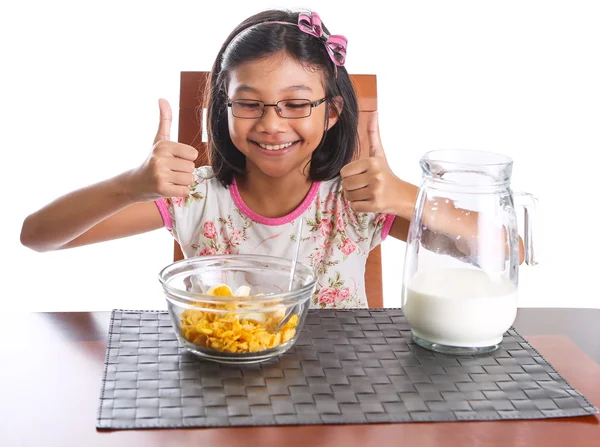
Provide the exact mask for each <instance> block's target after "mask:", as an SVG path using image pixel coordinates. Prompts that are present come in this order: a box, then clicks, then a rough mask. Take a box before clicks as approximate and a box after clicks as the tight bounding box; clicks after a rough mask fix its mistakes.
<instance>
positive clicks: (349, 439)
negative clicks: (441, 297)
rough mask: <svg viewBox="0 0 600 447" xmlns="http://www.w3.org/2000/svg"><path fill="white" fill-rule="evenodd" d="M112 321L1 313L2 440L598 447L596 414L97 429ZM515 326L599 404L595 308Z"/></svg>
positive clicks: (547, 313) (599, 329) (555, 312)
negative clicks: (560, 417) (442, 420)
mask: <svg viewBox="0 0 600 447" xmlns="http://www.w3.org/2000/svg"><path fill="white" fill-rule="evenodd" d="M109 318H110V313H109V312H91V313H33V314H21V315H15V314H10V315H9V314H4V315H3V318H2V320H3V321H2V324H1V325H0V334H1V336H2V337H1V340H2V341H0V347H1V352H2V368H0V378H1V383H2V393H1V394H0V445H1V446H6V447H17V446H19V447H21V446H36V447H38V446H44V447H51V446H60V447H68V446H86V447H92V446H111V447H118V446H127V447H131V446H138V445H139V446H144V447H151V446H171V445H173V446H175V445H177V446H186V445H194V446H201V445H202V446H204V445H206V446H215V447H216V446H222V447H233V446H246V447H247V446H260V447H263V446H268V445H274V446H283V447H294V446H301V445H302V446H305V445H306V446H320V445H323V446H344V447H350V446H361V447H366V446H377V447H381V446H386V445H409V446H421V445H422V446H433V445H444V446H503V447H504V446H544V447H549V446H561V447H563V446H568V447H575V446H599V445H600V417H598V416H587V417H579V418H563V419H545V420H533V421H523V420H521V421H493V422H487V421H486V422H451V423H446V422H429V423H402V424H379V425H377V424H365V425H335V426H333V425H332V426H324V425H313V426H288V427H256V428H219V429H163V430H137V431H135V430H122V431H113V432H98V431H96V428H95V422H96V415H97V411H98V399H99V393H100V386H101V380H102V373H103V363H104V355H105V349H106V336H107V333H108V323H109ZM515 327H516V328H517V330H519V331H520V332H521V334H522V335H524V336H525V337H526V338H527V339H528V340H529V341H530V342H531V344H532V345H533V346H534V347H536V348H537V349H538V350H539V351H540V353H541V354H542V355H543V356H544V357H545V358H546V359H547V360H548V361H549V362H550V363H551V364H552V365H553V366H554V367H555V368H556V369H557V370H558V372H559V373H561V374H562V375H563V377H564V378H565V379H566V380H567V381H569V382H570V383H571V385H572V386H573V387H575V388H576V389H577V390H579V391H580V392H581V393H583V394H584V395H586V396H587V397H588V398H589V399H590V400H591V402H592V403H593V404H595V405H596V406H600V364H599V363H600V310H598V309H521V310H519V315H518V317H517V321H516V322H515Z"/></svg>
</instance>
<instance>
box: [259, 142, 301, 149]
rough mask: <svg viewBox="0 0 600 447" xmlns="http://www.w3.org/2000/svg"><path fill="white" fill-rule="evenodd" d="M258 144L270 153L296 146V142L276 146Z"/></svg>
mask: <svg viewBox="0 0 600 447" xmlns="http://www.w3.org/2000/svg"><path fill="white" fill-rule="evenodd" d="M257 144H258V145H259V146H260V147H262V148H263V149H266V150H268V151H278V150H279V149H285V148H286V147H290V146H291V145H292V144H294V142H293V141H292V142H291V143H285V144H275V145H271V144H262V143H257Z"/></svg>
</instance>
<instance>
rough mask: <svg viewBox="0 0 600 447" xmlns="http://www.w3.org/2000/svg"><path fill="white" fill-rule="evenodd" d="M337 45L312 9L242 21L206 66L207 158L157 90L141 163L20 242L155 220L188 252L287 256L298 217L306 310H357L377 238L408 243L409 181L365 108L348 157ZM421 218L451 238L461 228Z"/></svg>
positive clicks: (44, 246) (60, 208) (68, 203)
mask: <svg viewBox="0 0 600 447" xmlns="http://www.w3.org/2000/svg"><path fill="white" fill-rule="evenodd" d="M346 43H347V42H346V39H345V38H344V37H343V36H339V35H331V34H329V31H328V30H327V28H325V27H324V26H323V25H322V24H321V21H320V18H319V16H318V14H316V13H310V14H299V13H292V12H284V11H266V12H262V13H260V14H257V15H254V16H252V17H250V18H248V19H247V20H246V21H244V22H243V23H241V24H240V25H239V26H238V27H237V28H236V29H235V30H234V31H233V32H232V33H231V34H230V36H229V37H228V38H227V40H226V41H225V43H224V44H223V46H222V47H221V50H220V51H219V54H218V55H217V57H216V60H215V63H214V66H213V69H212V72H211V76H210V88H209V91H208V95H207V102H206V104H207V109H208V135H209V153H210V165H211V166H210V167H208V166H206V167H200V168H198V169H195V165H194V160H196V158H197V156H198V153H197V151H196V149H195V148H193V147H191V146H188V145H184V144H180V143H177V142H173V141H170V130H171V109H170V107H169V104H168V103H167V102H166V101H165V100H162V99H161V100H159V108H160V124H159V128H158V133H157V135H156V138H155V141H154V146H153V148H152V151H151V153H150V155H149V157H148V158H147V159H146V161H145V162H144V163H142V165H141V166H139V167H137V168H135V169H132V170H130V171H127V172H124V173H123V174H121V175H118V176H117V177H114V178H112V179H109V180H106V181H104V182H101V183H98V184H95V185H92V186H89V187H86V188H83V189H80V190H78V191H75V192H73V193H70V194H68V195H66V196H63V197H61V198H59V199H57V200H56V201H54V202H52V203H50V204H49V205H47V206H46V207H44V208H42V209H41V210H39V211H37V212H35V213H34V214H32V215H30V216H28V217H27V218H26V219H25V222H24V223H23V228H22V233H21V241H22V243H23V244H24V245H26V246H28V247H30V248H32V249H34V250H37V251H48V250H57V249H63V248H71V247H76V246H80V245H85V244H91V243H95V242H100V241H105V240H109V239H115V238H119V237H124V236H130V235H133V234H138V233H142V232H146V231H150V230H154V229H158V228H160V227H163V226H165V227H166V228H167V229H168V230H169V231H170V232H171V233H172V235H173V237H175V239H176V240H177V241H178V242H179V243H180V245H181V247H182V250H183V252H184V254H185V256H186V257H190V256H202V255H208V254H218V253H221V254H223V253H254V254H268V255H273V256H280V257H287V258H291V257H292V249H293V246H294V244H293V242H294V236H293V235H294V234H295V230H296V222H297V219H298V218H300V217H302V218H303V222H304V227H303V228H302V232H301V245H300V255H299V260H300V261H302V262H305V263H307V264H309V265H311V266H312V267H313V268H314V269H315V271H316V272H317V274H318V285H317V289H316V292H315V294H314V296H313V301H312V305H313V306H314V307H336V308H344V307H366V305H367V300H366V296H365V290H364V271H365V263H366V258H367V255H368V253H369V251H370V250H371V249H373V248H374V247H376V246H377V245H378V244H379V243H380V242H381V241H382V240H383V239H385V238H386V236H387V235H388V234H391V235H392V236H393V237H396V238H399V239H401V240H406V238H407V231H408V227H409V222H410V219H411V216H412V211H413V207H414V204H415V199H416V195H417V187H416V186H414V185H411V184H409V183H406V182H404V181H402V180H400V179H399V178H397V177H396V176H395V175H394V174H393V173H392V171H391V170H390V168H389V166H388V164H387V162H386V158H385V155H384V151H383V147H382V145H381V142H380V138H379V131H378V126H377V117H376V115H375V116H373V117H372V119H371V120H370V122H369V126H368V130H369V150H370V152H369V154H370V157H368V158H363V159H361V160H357V161H356V160H355V156H356V154H357V141H358V135H357V115H358V111H357V100H356V95H355V92H354V90H353V87H352V84H351V82H350V78H349V76H348V73H347V71H346V69H345V68H344V62H345V56H346ZM450 206H451V205H450ZM454 222H456V220H454ZM430 227H431V228H432V229H433V231H439V232H440V234H442V233H448V234H452V235H456V234H461V233H463V232H468V228H467V227H469V224H468V223H467V222H465V221H464V220H463V221H462V223H461V226H460V227H458V228H452V227H450V226H448V225H447V223H446V224H444V223H439V222H438V223H431V225H430ZM441 228H443V232H442V231H441ZM453 239H454V240H455V239H456V238H453ZM467 248H468V247H467ZM463 251H468V250H464V247H463Z"/></svg>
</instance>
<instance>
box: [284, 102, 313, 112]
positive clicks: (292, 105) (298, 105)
mask: <svg viewBox="0 0 600 447" xmlns="http://www.w3.org/2000/svg"><path fill="white" fill-rule="evenodd" d="M283 106H284V107H285V108H287V109H293V110H298V109H305V108H308V106H309V104H308V101H286V102H284V103H283Z"/></svg>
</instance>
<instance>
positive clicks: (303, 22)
mask: <svg viewBox="0 0 600 447" xmlns="http://www.w3.org/2000/svg"><path fill="white" fill-rule="evenodd" d="M298 28H300V30H301V31H303V32H305V33H306V34H310V35H311V36H315V37H316V38H318V39H320V40H322V41H323V43H324V44H325V48H326V49H327V52H328V53H329V57H330V58H331V60H332V61H333V63H334V64H335V65H334V68H335V74H336V76H337V67H338V66H339V67H341V66H343V65H344V63H345V62H346V47H347V46H348V39H346V38H345V37H344V36H340V35H336V34H331V35H328V34H327V33H326V32H325V31H323V26H322V25H321V18H320V17H319V14H317V13H316V12H313V13H311V14H310V15H308V14H304V13H301V14H300V15H299V16H298Z"/></svg>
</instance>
